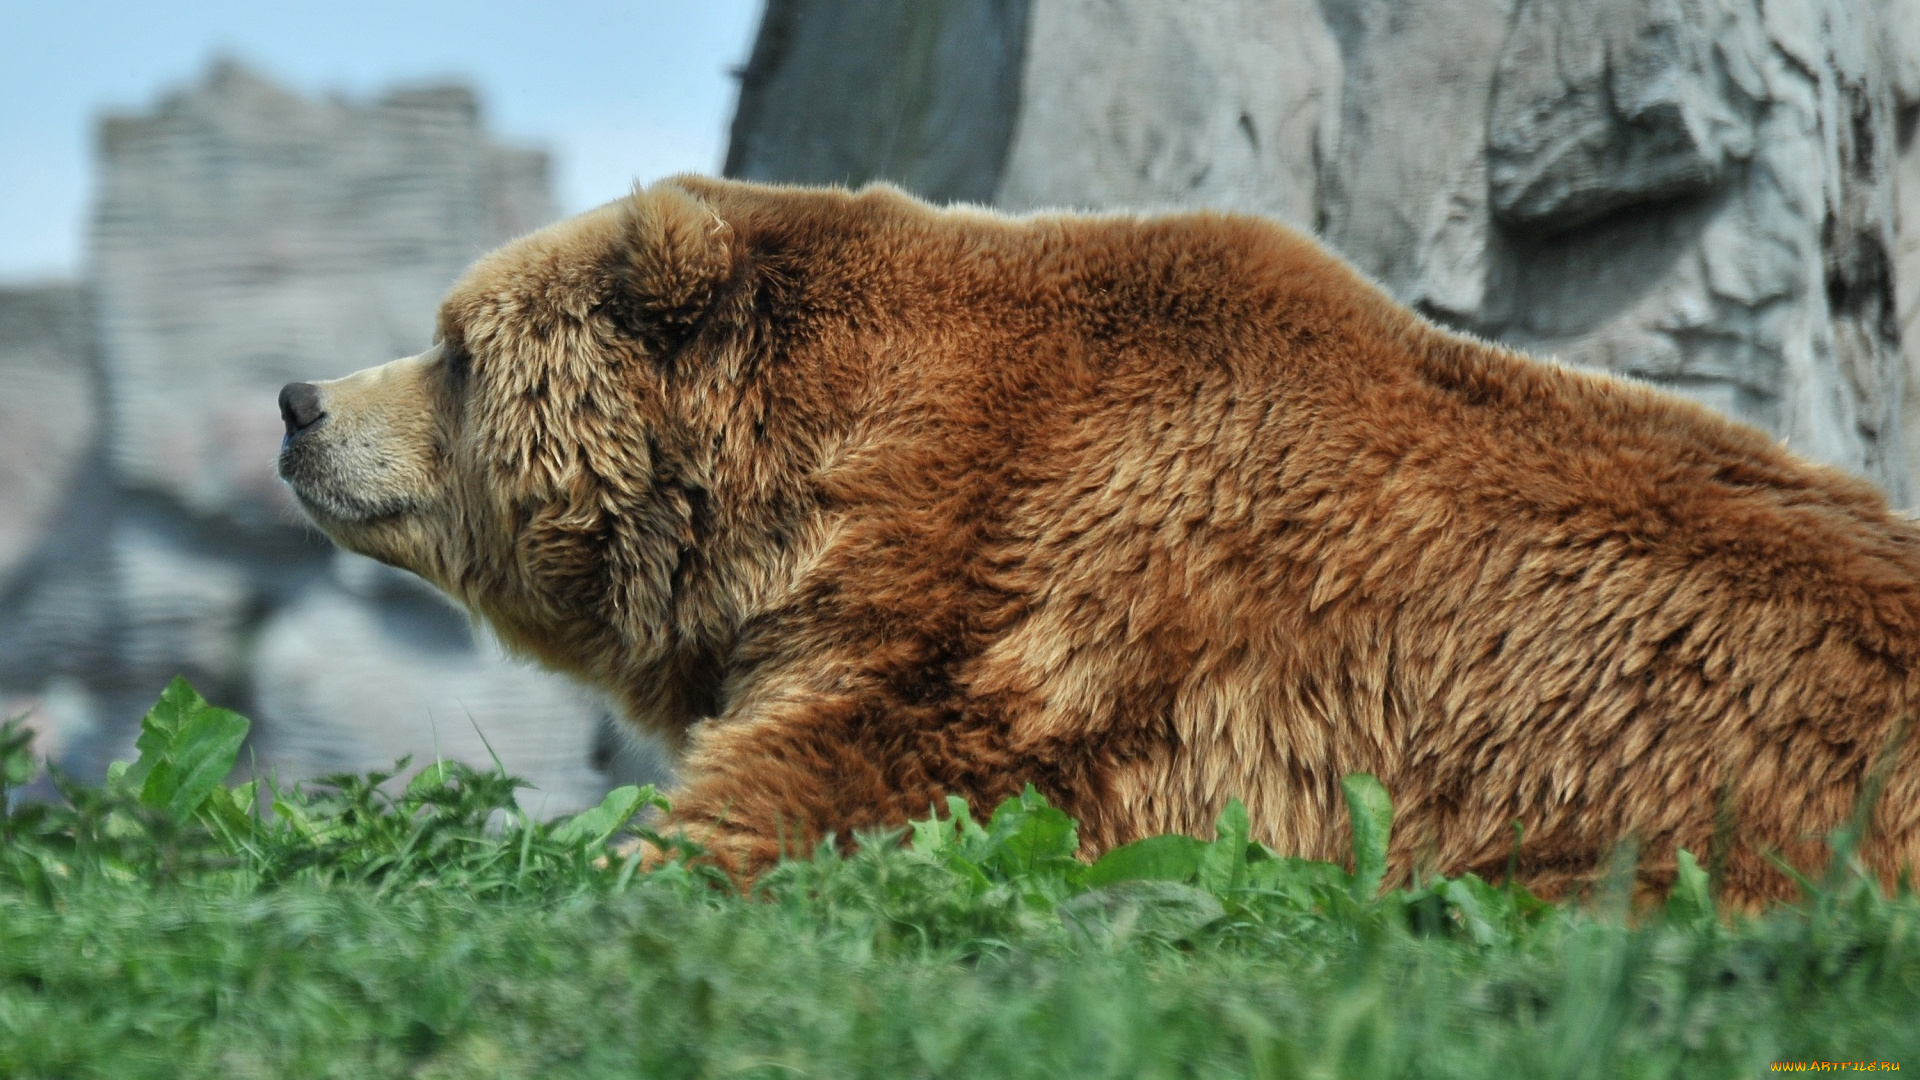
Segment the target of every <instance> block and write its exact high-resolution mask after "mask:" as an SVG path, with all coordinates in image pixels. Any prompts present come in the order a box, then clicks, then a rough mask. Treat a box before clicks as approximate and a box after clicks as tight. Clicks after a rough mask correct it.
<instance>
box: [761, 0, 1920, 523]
mask: <svg viewBox="0 0 1920 1080" xmlns="http://www.w3.org/2000/svg"><path fill="white" fill-rule="evenodd" d="M1032 2H1033V11H1032V16H1031V20H1030V24H1031V25H1030V33H1029V35H1028V37H1027V40H1026V43H1025V49H1024V54H1023V57H1022V65H1023V66H1022V70H1023V83H1022V87H1021V91H1020V94H1019V95H1018V97H1017V101H1018V123H1017V124H1016V127H1015V131H1016V134H1015V137H1014V140H1013V147H1012V149H1011V151H1010V153H1009V154H1008V157H1007V164H1006V167H1005V170H1004V171H1003V174H1002V177H1001V182H1000V185H999V187H998V189H997V191H998V201H999V202H1000V203H1001V204H1002V205H1005V206H1008V207H1012V208H1020V209H1025V208H1030V207H1038V206H1047V205H1054V206H1077V207H1092V208H1103V207H1104V208H1123V207H1142V206H1166V205H1218V206H1231V207H1238V208H1250V209H1258V210H1264V211H1267V212H1271V213H1275V214H1278V215H1280V216H1282V217H1285V218H1288V219H1290V220H1293V221H1295V222H1296V223H1301V224H1307V225H1311V226H1312V227H1314V228H1315V229H1316V231H1318V232H1319V233H1320V235H1321V236H1322V237H1323V238H1325V239H1326V240H1327V241H1328V242H1329V243H1331V244H1332V245H1333V246H1334V247H1335V248H1336V249H1338V250H1339V251H1341V252H1342V253H1343V254H1345V255H1346V256H1347V257H1348V258H1349V259H1351V260H1353V262H1354V263H1355V264H1356V265H1358V266H1359V267H1360V268H1361V269H1362V270H1364V271H1366V272H1367V273H1368V274H1370V275H1372V276H1373V277H1375V278H1376V279H1378V280H1379V281H1380V282H1381V283H1382V284H1383V285H1385V286H1386V288H1387V289H1388V290H1389V291H1391V292H1392V293H1393V294H1394V295H1396V296H1397V297H1399V298H1400V299H1401V300H1403V301H1405V302H1407V303H1409V304H1412V305H1414V306H1416V307H1418V308H1420V309H1421V310H1423V311H1425V312H1427V313H1428V314H1430V315H1432V316H1434V317H1435V318H1438V319H1440V320H1442V321H1445V322H1449V323H1452V324H1454V325H1456V326H1459V327H1462V328H1465V329H1470V330H1473V331H1475V332H1478V333H1481V334H1484V335H1486V336H1489V337H1493V338H1496V339H1500V340H1504V341H1508V342H1512V343H1514V344H1516V345H1519V346H1522V347H1525V348H1528V349H1530V350H1533V351H1535V352H1537V353H1540V354H1542V355H1550V356H1557V357H1559V358H1560V359H1562V360H1564V361H1566V362H1570V363H1575V364H1583V365H1590V366H1595V367H1601V368H1606V369H1609V370H1613V371H1617V372H1622V373H1626V374H1632V375H1636V376H1639V377H1643V378H1647V379H1650V380H1653V381H1656V382H1659V383H1661V384H1663V385H1666V386H1668V387H1670V388H1673V389H1675V390H1678V391H1680V392H1682V393H1685V394H1689V395H1691V396H1693V397H1695V398H1697V399H1699V400H1701V401H1703V402H1706V403H1707V404H1710V405H1713V406H1714V407H1716V408H1720V409H1722V410H1724V411H1726V412H1728V413H1731V414H1733V415H1734V416H1737V417H1739V418H1741V419H1745V420H1748V421H1751V422H1753V423H1756V424H1759V425H1760V426H1762V427H1765V428H1767V429H1768V430H1770V431H1773V432H1774V433H1776V434H1778V435H1780V436H1781V437H1783V438H1785V439H1787V440H1788V441H1789V442H1790V443H1791V444H1792V445H1793V446H1794V447H1795V448H1796V449H1798V450H1800V451H1801V452H1803V453H1806V454H1807V455H1809V456H1811V457H1813V458H1815V459H1818V460H1823V461H1827V462H1831V463H1834V464H1837V465H1840V466H1843V467H1845V468H1848V469H1852V470H1854V471H1856V472H1859V473H1861V474H1863V475H1865V476H1867V477H1869V478H1871V479H1873V480H1875V481H1877V482H1879V483H1880V484H1881V485H1882V486H1883V487H1885V488H1886V490H1887V491H1888V493H1889V494H1890V495H1891V496H1893V497H1894V498H1895V499H1896V500H1903V501H1904V500H1905V499H1906V498H1907V489H1908V483H1907V476H1908V472H1909V468H1908V465H1907V449H1906V447H1905V445H1904V440H1903V437H1902V426H1903V425H1902V422H1901V421H1902V408H1903V406H1902V399H1903V397H1904V394H1905V384H1906V381H1907V375H1906V371H1905V367H1904V365H1903V362H1902V360H1901V358H1900V356H1899V345H1898V332H1897V325H1896V317H1895V310H1896V304H1897V303H1898V301H1897V300H1896V298H1895V296H1894V292H1893V284H1894V281H1895V275H1894V273H1893V272H1892V267H1893V264H1894V260H1895V258H1908V257H1909V256H1906V255H1903V254H1899V253H1901V252H1907V251H1911V250H1912V247H1911V244H1910V243H1909V246H1908V247H1904V248H1898V249H1896V246H1895V245H1896V236H1895V233H1894V219H1895V214H1894V199H1895V190H1896V189H1895V183H1894V172H1895V147H1896V145H1907V146H1910V145H1911V127H1912V122H1911V119H1909V120H1907V121H1906V122H1904V126H1903V123H1902V121H1900V119H1899V118H1900V116H1901V115H1902V114H1901V112H1900V107H1899V106H1898V105H1897V104H1896V97H1897V95H1898V93H1901V92H1902V91H1898V90H1897V87H1898V86H1902V85H1911V84H1912V83H1913V82H1914V81H1915V80H1914V76H1913V75H1912V70H1913V66H1914V64H1915V63H1916V60H1915V57H1916V51H1917V50H1920V43H1916V42H1915V41H1914V37H1915V35H1916V33H1920V32H1916V31H1914V30H1913V29H1912V27H1913V26H1914V25H1916V24H1920V18H1916V17H1915V13H1914V0H1876V2H1873V3H1864V4H1863V3H1855V2H1852V0H1772V2H1769V3H1765V4H1762V3H1760V2H1759V0H1604V2H1600V0H1317V2H1314V3H1308V2H1303V0H1195V2H1191V3H1184V4H1163V3H1157V2H1154V0H1032ZM834 7H835V5H833V4H831V3H825V2H819V3H814V4H811V5H809V4H804V3H800V2H798V0H789V2H788V3H786V4H784V5H783V8H784V9H785V10H786V12H787V14H786V16H785V17H786V18H787V19H789V20H790V21H801V22H804V21H806V20H807V19H809V18H811V19H814V20H816V21H819V20H824V19H826V18H827V16H826V15H825V14H824V13H825V12H828V11H831V10H832V9H833V8H834ZM821 25H825V23H824V22H822V23H821ZM813 55H814V56H815V61H814V62H815V63H816V64H818V65H820V66H822V67H823V68H828V67H832V66H833V65H835V64H837V63H841V62H842V59H841V58H840V57H839V56H838V55H836V54H832V53H828V52H824V51H823V52H816V53H814V54H813ZM1903 72H1904V73H1905V74H1902V73H1903ZM751 76H752V73H751V71H750V73H749V78H750V79H751ZM788 77H789V78H795V79H798V78H799V76H796V75H792V74H789V75H788ZM810 77H811V78H813V79H815V80H817V84H818V85H823V86H824V85H828V84H829V83H830V81H831V80H830V79H829V77H828V76H827V75H826V74H825V73H824V72H814V73H813V74H812V75H811V76H810ZM1903 80H1904V82H1903ZM1909 100H1910V99H1909ZM828 111H829V112H830V110H828ZM823 115H824V114H823ZM1905 115H1907V116H1908V117H1909V118H1910V117H1911V115H1912V114H1911V113H1910V112H1909V113H1907V114H1905ZM1902 131H1904V132H1907V135H1906V136H1905V139H1906V141H1905V142H1904V143H1902V142H1901V140H1900V137H1899V133H1900V132H1902ZM780 139H781V133H780V132H777V131H776V132H772V133H770V134H769V133H766V132H762V133H761V139H760V141H759V142H757V143H756V146H755V154H756V161H757V162H758V163H759V164H758V166H757V168H758V171H757V172H756V173H755V175H758V176H765V177H771V178H792V179H806V178H808V177H805V176H803V175H800V174H798V173H795V172H793V171H791V169H790V168H789V166H790V165H791V164H793V163H797V162H798V161H800V160H801V156H800V155H799V146H798V144H796V143H792V142H787V143H782V142H781V141H780ZM1908 153H1909V155H1910V153H1911V151H1908ZM1902 160H1907V159H1902ZM907 172H910V169H908V168H906V167H896V169H895V171H894V172H893V173H891V174H890V175H896V176H898V175H904V174H905V173H907ZM1909 186H1911V185H1909ZM1910 197H1911V196H1909V198H1910ZM1909 216H1910V217H1912V216H1914V215H1909ZM1914 233H1920V225H1914V226H1909V232H1908V235H1909V236H1911V235H1913V234H1914ZM1910 276H1911V275H1910ZM1904 310H1909V311H1910V310H1911V308H1907V309H1904ZM1909 415H1910V416H1911V417H1913V419H1912V420H1911V421H1910V422H1911V423H1912V425H1913V426H1914V427H1916V428H1920V414H1915V413H1910V414H1909Z"/></svg>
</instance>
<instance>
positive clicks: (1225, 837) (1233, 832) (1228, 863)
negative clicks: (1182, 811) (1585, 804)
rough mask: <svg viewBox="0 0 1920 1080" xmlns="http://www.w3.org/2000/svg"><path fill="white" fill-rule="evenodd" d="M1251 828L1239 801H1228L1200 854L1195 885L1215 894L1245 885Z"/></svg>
mask: <svg viewBox="0 0 1920 1080" xmlns="http://www.w3.org/2000/svg"><path fill="white" fill-rule="evenodd" d="M1249 832H1250V827H1249V826H1248V824H1247V807H1246V804H1245V803H1242V802H1241V801H1240V800H1239V799H1228V800H1227V805H1226V808H1225V809H1223V810H1221V811H1220V818H1219V820H1218V821H1216V822H1214V826H1213V842H1212V843H1210V844H1207V845H1205V847H1204V849H1203V850H1202V851H1201V853H1200V864H1199V866H1198V867H1196V874H1195V877H1194V883H1195V884H1197V885H1199V886H1200V887H1201V888H1203V889H1206V890H1208V891H1210V892H1214V893H1226V892H1228V891H1230V890H1232V889H1238V888H1241V887H1242V886H1244V885H1246V883H1247V845H1248V843H1250V840H1249Z"/></svg>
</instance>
